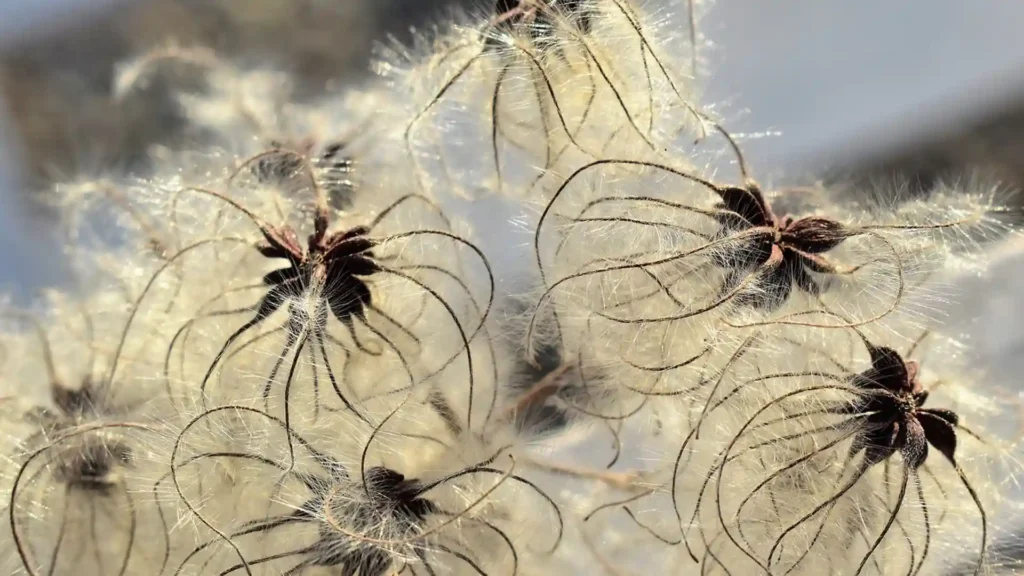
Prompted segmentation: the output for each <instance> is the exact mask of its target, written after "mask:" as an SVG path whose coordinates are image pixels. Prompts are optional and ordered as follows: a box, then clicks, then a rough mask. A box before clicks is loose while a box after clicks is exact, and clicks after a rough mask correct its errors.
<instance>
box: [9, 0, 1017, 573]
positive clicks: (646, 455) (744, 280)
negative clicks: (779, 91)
mask: <svg viewBox="0 0 1024 576" xmlns="http://www.w3.org/2000/svg"><path fill="white" fill-rule="evenodd" d="M704 8H705V6H703V5H702V4H700V3H698V2H696V1H695V0H692V1H682V0H662V1H656V0H647V1H644V0H573V1H569V0H564V1H563V0H498V1H497V2H496V3H495V4H494V5H493V6H490V7H489V8H488V9H484V10H482V11H477V12H474V13H470V14H465V15H461V16H459V17H457V18H456V19H455V20H454V21H452V22H446V23H444V24H443V25H439V26H438V27H437V28H436V30H434V31H433V32H432V33H430V34H427V35H421V36H420V37H419V38H418V40H417V42H416V43H415V45H413V46H411V47H410V46H400V45H396V44H390V45H382V46H381V47H380V50H379V52H378V61H377V62H376V64H375V71H376V72H378V75H377V76H376V77H375V79H374V80H372V81H369V82H367V83H365V84H363V85H360V86H351V87H347V88H344V89H341V88H332V89H331V90H330V91H327V92H326V93H324V94H322V95H319V96H318V97H315V98H308V97H306V98H302V99H300V98H298V97H297V96H296V95H295V94H294V91H293V89H292V85H291V83H290V81H289V79H290V76H289V74H288V73H287V71H272V70H266V69H253V68H243V67H240V66H238V65H235V64H233V63H231V62H228V61H226V60H224V59H222V58H220V57H219V56H218V55H217V54H215V53H213V52H211V51H209V50H206V49H203V48H199V47H196V48H191V49H190V48H182V47H177V46H176V47H174V49H173V50H168V49H162V50H159V51H156V52H155V53H152V54H144V55H141V56H140V57H139V60H138V61H137V62H131V63H128V64H127V65H125V66H123V67H122V70H123V73H122V75H121V76H120V77H118V78H117V79H116V82H115V86H116V87H117V92H118V93H119V94H121V95H125V94H130V93H134V91H136V90H138V89H139V88H140V87H141V86H143V85H146V86H160V87H161V88H160V90H166V91H169V92H168V93H161V94H153V95H152V96H153V97H154V98H155V99H156V100H157V101H159V102H161V103H163V105H167V106H173V107H175V110H174V111H173V112H174V113H175V115H176V116H177V117H182V118H186V119H188V122H189V123H190V125H192V127H193V128H195V130H194V131H190V132H189V133H190V134H193V136H192V137H191V138H192V141H191V142H190V143H189V146H187V147H184V148H181V147H174V146H167V147H160V146H155V147H153V148H152V149H150V150H148V151H147V157H148V162H147V165H146V166H145V167H144V168H140V170H139V172H137V173H131V174H124V173H118V172H114V171H113V170H111V171H110V172H109V173H108V174H106V175H105V176H103V177H102V178H96V177H92V176H90V177H82V178H80V179H77V180H75V179H73V180H68V181H65V182H61V183H59V184H57V185H56V186H55V187H54V193H53V194H51V196H50V197H51V198H53V199H54V200H55V202H56V203H57V205H58V206H59V209H60V213H61V214H62V216H63V219H62V226H61V229H62V230H63V231H65V232H66V233H67V235H68V242H67V247H66V257H67V259H68V261H69V262H70V263H71V264H72V265H73V266H74V267H75V269H76V270H77V271H78V273H79V277H80V279H81V281H80V282H79V283H78V287H77V288H75V289H69V290H66V291H64V292H58V291H52V292H48V293H47V294H45V295H44V296H43V297H41V298H40V299H39V301H38V302H35V303H33V305H31V306H29V307H26V308H19V307H16V306H14V305H7V306H5V307H4V308H3V310H2V313H0V320H2V321H0V327H2V329H3V331H2V333H0V337H2V339H0V361H2V364H0V386H2V388H3V390H2V392H0V416H2V424H0V430H2V432H3V434H4V435H5V439H6V442H5V446H6V447H7V449H6V450H5V452H4V455H3V458H2V460H0V463H2V466H0V479H2V481H3V488H2V494H3V495H4V498H3V501H5V502H6V504H7V507H6V510H5V514H6V518H7V522H6V524H5V528H4V534H3V536H2V537H0V546H2V547H3V554H0V562H3V563H4V565H3V566H0V570H9V572H10V573H11V574H28V575H33V576H35V575H43V574H46V575H51V576H52V575H65V574H67V575H71V574H74V575H83V576H90V575H118V576H125V575H136V574H139V575H143V574H144V575H161V576H163V575H186V574H188V575H192V574H196V575H199V574H203V575H205V574H216V575H222V576H224V575H229V574H247V575H250V576H252V575H287V576H298V575H311V576H312V575H316V574H324V575H326V574H335V575H342V576H385V575H390V574H409V575H420V576H426V575H429V576H440V575H447V574H478V575H486V576H499V575H509V576H516V575H519V574H524V575H525V574H537V575H542V574H597V573H602V572H604V573H608V574H634V573H635V574H651V573H657V574H693V575H698V574H700V575H704V574H725V575H736V576H738V575H746V574H765V575H790V574H793V575H801V574H808V575H811V574H814V575H817V574H848V575H868V574H885V575H890V574H907V575H910V576H913V575H917V574H922V575H924V574H945V573H949V571H950V570H959V572H955V573H958V574H959V573H963V574H974V575H980V574H991V573H995V572H997V571H1000V570H1003V569H1010V570H1012V569H1013V565H1012V562H1011V561H1010V560H1009V559H1007V558H1004V557H1002V556H1001V555H1000V554H999V553H998V552H997V551H996V552H993V550H996V547H995V546H993V544H992V540H993V538H994V537H995V535H996V534H998V533H999V531H1000V529H1001V527H1002V526H1004V525H1005V523H1006V522H1008V521H1012V518H1010V515H1011V513H1012V511H1014V510H1015V509H1016V505H1017V500H1016V496H1017V495H1016V494H1015V492H1014V490H1013V486H1014V482H1015V480H1016V478H1018V477H1019V470H1018V466H1017V456H1016V450H1017V448H1016V440H1017V433H1016V430H1015V428H1014V427H1013V425H1012V422H1013V419H1014V415H1015V414H1016V413H1017V412H1016V411H1017V404H1016V403H1015V399H1014V398H1013V397H1012V395H1010V394H1007V393H1005V392H1003V391H1001V390H1000V389H999V388H998V387H997V386H995V385H994V384H993V383H990V382H989V381H988V380H987V379H986V377H985V375H984V373H983V370H982V368H983V367H981V366H978V365H977V363H976V362H972V358H973V356H972V354H971V352H970V349H969V347H968V346H967V344H966V343H965V342H962V341H960V340H958V339H957V330H956V329H955V327H950V326H946V324H945V322H944V316H943V310H946V309H948V308H949V307H950V306H951V305H955V303H956V302H957V299H958V298H959V297H960V295H959V294H956V293H955V291H954V290H953V289H952V288H951V286H953V285H955V279H956V278H957V277H959V276H962V275H965V274H971V275H979V274H984V273H985V272H986V270H987V269H988V265H989V254H990V250H989V246H991V245H993V244H995V243H996V242H1002V241H1006V240H1011V239H1012V237H1014V236H1015V235H1016V234H1017V231H1016V230H1015V225H1016V218H1015V212H1014V210H1013V209H1012V207H1009V206H1005V205H1004V204H1003V202H1005V200H1006V195H1005V194H1002V193H1001V189H1000V188H999V187H998V186H996V185H994V184H985V183H983V182H982V181H981V179H979V178H974V179H967V180H964V181H963V182H961V183H958V184H957V185H951V186H946V187H940V188H937V189H935V190H933V191H930V192H929V194H927V195H926V196H924V197H920V196H919V197H913V198H910V197H903V196H901V195H900V194H888V195H879V194H876V193H874V192H871V191H866V190H861V191H857V190H854V191H852V192H853V193H851V191H850V190H847V189H840V188H839V187H828V188H822V187H815V188H782V189H778V190H768V189H765V188H763V187H762V186H761V185H760V184H759V183H758V182H757V180H756V179H755V178H754V176H753V174H752V171H751V169H750V167H749V166H748V164H747V161H746V159H745V158H744V154H743V146H742V143H741V142H739V141H738V139H737V138H736V137H735V135H734V134H732V133H731V132H730V131H729V130H728V129H727V128H726V127H725V126H724V124H725V123H724V122H722V121H720V120H719V119H716V118H715V117H714V116H713V115H712V113H711V112H710V108H709V107H708V106H707V105H706V104H703V103H701V101H700V81H701V79H702V78H704V77H706V76H707V75H708V74H709V73H711V72H713V71H708V70H705V63H704V61H703V59H702V54H701V51H700V50H699V48H700V46H701V45H702V36H700V35H698V31H699V29H700V27H699V25H698V24H699V18H700V17H701V16H702V15H703V13H704ZM181 66H186V67H188V68H189V69H190V70H191V72H192V73H194V74H199V75H200V76H201V77H202V78H203V79H204V81H203V82H200V83H196V82H188V83H187V87H186V86H183V87H177V88H176V86H177V84H176V82H175V79H176V78H179V74H178V72H180V71H179V70H177V68H178V67H181ZM189 77H190V78H192V76H191V75H190V76H189ZM154 80H160V81H159V82H154ZM197 86H198V88H197ZM255 88H261V89H259V90H256V89H255ZM151 92H152V90H151ZM716 147H717V148H716ZM729 164H735V166H736V167H737V168H738V171H739V176H740V179H741V181H740V183H739V184H736V183H730V180H729V178H728V177H722V176H721V175H719V173H718V172H719V171H718V169H719V168H724V167H725V166H727V165H729ZM494 196H500V197H501V198H502V199H503V200H504V201H506V202H507V203H511V204H513V205H515V206H516V208H515V210H516V211H518V212H519V213H520V215H518V216H516V217H515V218H514V219H515V220H516V221H518V222H519V223H520V224H525V227H526V228H527V229H528V231H529V235H530V236H531V237H532V240H528V239H527V238H518V239H517V238H515V237H514V236H513V235H512V234H507V235H505V236H502V235H501V234H499V233H497V232H496V231H493V230H487V229H483V230H481V229H477V230H475V231H474V230H473V229H472V227H471V226H470V225H468V224H466V223H464V222H462V220H461V219H460V218H459V207H460V206H463V207H464V206H465V205H466V204H465V202H466V200H469V201H486V199H487V198H488V197H494ZM782 206H790V207H797V206H798V207H799V208H793V210H792V212H787V211H786V210H783V209H782V208H781V207H782ZM520 245H528V246H529V247H530V249H531V250H532V252H533V254H532V256H530V255H527V254H522V255H520V256H521V257H517V256H515V255H513V253H514V251H515V249H516V247H517V246H520ZM515 260H523V261H528V262H530V264H531V266H532V273H531V274H529V276H528V277H527V278H516V279H509V278H507V274H506V271H505V269H504V267H505V266H506V265H509V266H511V265H512V263H513V261H515ZM500 280H507V281H506V282H501V281H500ZM951 567H956V568H951Z"/></svg>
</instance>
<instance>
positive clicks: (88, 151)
mask: <svg viewBox="0 0 1024 576" xmlns="http://www.w3.org/2000/svg"><path fill="white" fill-rule="evenodd" d="M458 4H462V5H464V6H471V7H476V8H478V9H482V10H490V9H492V8H490V7H489V6H488V4H489V3H488V2H487V1H486V0H475V1H474V0H3V1H2V2H0V244H2V245H3V246H5V247H6V249H3V250H0V286H3V287H6V288H7V289H8V290H9V291H11V292H13V293H14V294H16V298H18V299H19V300H23V299H26V298H28V299H30V298H31V297H32V295H33V294H34V293H35V292H36V291H37V289H38V288H39V287H41V286H46V285H51V284H54V283H57V284H59V283H61V282H62V281H63V279H64V271H63V269H62V265H61V264H62V263H61V258H60V257H59V251H58V249H57V245H56V244H55V240H54V238H52V237H51V236H50V234H49V232H48V230H49V228H50V227H48V225H47V222H48V219H49V218H50V216H49V215H48V214H47V210H46V209H45V208H44V207H43V206H42V205H41V203H40V202H38V201H37V200H38V194H33V191H36V192H39V193H40V194H45V189H46V186H47V184H48V183H50V182H52V181H54V180H55V179H61V178H65V179H66V178H69V177H73V176H75V175H77V174H83V173H85V174H88V173H90V172H95V171H98V170H101V169H102V170H107V169H110V168H111V167H116V168H117V169H119V170H133V168H134V167H135V165H136V164H137V163H138V162H139V161H140V159H142V158H144V157H145V153H146V149H147V146H148V145H150V144H152V143H154V142H161V143H164V142H173V141H174V138H175V136H176V130H177V129H178V128H179V126H178V122H176V119H175V118H174V117H173V116H171V117H169V116H167V115H166V114H163V115H162V114H154V113H153V108H152V107H151V106H149V107H147V106H144V105H141V104H139V103H138V102H135V101H132V100H131V99H129V100H120V101H119V100H116V99H115V98H113V96H112V88H113V86H112V84H113V74H114V70H115V66H116V65H117V64H118V63H121V62H124V61H125V60H126V59H128V58H131V57H133V56H137V55H139V54H142V53H144V52H145V51H147V50H148V49H150V48H152V47H155V46H161V45H166V44H167V43H168V42H169V41H174V42H177V43H179V44H180V45H181V46H195V45H201V46H208V47H210V48H212V49H214V50H215V51H217V53H219V54H223V55H225V56H227V57H229V58H231V59H234V60H236V61H238V62H241V63H243V64H244V63H246V62H260V63H266V64H269V65H271V66H274V67H277V68H281V69H284V70H288V71H291V72H292V73H293V74H294V75H295V76H296V78H297V79H298V84H299V90H300V97H303V96H313V95H315V94H317V92H318V91H319V90H321V89H322V88H323V87H324V86H325V85H328V84H335V85H337V84H339V83H346V82H358V81H359V80H360V79H361V78H364V77H365V76H366V75H367V72H366V70H367V64H368V62H369V59H370V57H371V50H372V47H373V43H374V41H375V40H380V39H382V38H384V37H386V36H387V35H394V36H396V37H397V38H398V39H399V40H403V41H409V40H411V39H412V37H413V36H412V34H411V32H410V27H412V26H420V27H422V26H429V24H430V23H431V22H436V21H438V20H441V19H443V18H444V15H445V11H446V10H451V9H453V7H454V5H458ZM680 4H682V0H680ZM705 12H706V14H707V15H706V17H705V18H704V19H703V20H702V22H701V25H700V33H701V34H702V35H703V36H704V38H705V39H706V40H707V42H706V47H705V48H704V49H703V50H702V53H701V58H702V60H703V63H704V66H703V67H704V70H705V71H707V74H706V76H705V78H704V80H705V81H706V86H707V89H706V95H705V98H704V102H705V103H709V104H712V105H713V106H714V108H715V112H716V113H717V114H718V115H719V116H720V117H721V118H723V120H724V122H725V124H726V126H728V127H729V129H730V130H732V131H735V132H740V133H745V134H747V135H748V136H754V137H756V138H755V139H753V140H752V141H748V144H747V147H746V150H747V152H748V155H749V156H750V159H751V161H752V165H753V166H754V169H755V170H756V171H757V174H758V176H759V178H760V179H762V180H763V181H766V182H771V181H772V180H779V179H785V180H787V181H804V182H806V181H807V180H816V179H825V180H829V179H838V178H841V179H842V180H844V181H850V180H853V181H855V182H858V181H860V182H864V183H872V182H891V181H893V180H894V179H898V180H899V181H902V182H905V183H907V184H908V185H910V186H912V187H928V186H929V185H931V183H933V182H934V181H935V180H936V179H940V178H946V177H950V176H951V175H959V174H965V173H970V172H971V171H981V172H982V173H984V174H988V175H994V177H995V178H998V179H1000V180H1002V181H1004V182H1006V183H1007V184H1008V185H1010V186H1013V187H1020V186H1021V185H1022V184H1024V168H1022V163H1020V162H1018V161H1017V159H1018V157H1020V155H1021V153H1024V144H1022V143H1024V139H1022V138H1021V137H1020V136H1019V133H1020V130H1019V128H1020V127H1022V126H1024V73H1022V70H1024V36H1022V35H1021V34H1019V33H1018V31H1019V27H1020V25H1021V24H1024V3H1021V2H1005V1H1002V0H977V1H974V2H962V1H960V0H902V1H901V2H897V3H893V2H889V1H888V0H858V1H856V2H854V1H850V0H815V1H814V2H808V1H806V0H778V1H775V2H770V3H766V2H760V1H758V0H728V1H720V2H717V3H716V4H715V5H713V6H711V7H710V9H708V10H706V11H705ZM758 136H759V137H758Z"/></svg>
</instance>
